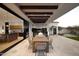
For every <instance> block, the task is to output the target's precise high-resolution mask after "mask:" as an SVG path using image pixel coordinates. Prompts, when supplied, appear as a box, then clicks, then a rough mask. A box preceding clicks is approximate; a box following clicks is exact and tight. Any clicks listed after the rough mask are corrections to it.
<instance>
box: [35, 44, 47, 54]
mask: <svg viewBox="0 0 79 59" xmlns="http://www.w3.org/2000/svg"><path fill="white" fill-rule="evenodd" d="M46 48H47V44H46V43H36V44H35V49H36V53H35V55H36V56H46V55H47V53H46V51H45V50H46Z"/></svg>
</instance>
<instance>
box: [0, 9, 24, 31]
mask: <svg viewBox="0 0 79 59" xmlns="http://www.w3.org/2000/svg"><path fill="white" fill-rule="evenodd" d="M5 22H9V25H14V24H18V25H22V29H20V30H18V31H19V32H23V28H24V27H23V21H22V20H21V19H19V18H17V17H16V16H14V15H12V14H11V13H9V12H7V11H6V10H4V9H2V8H0V31H1V30H2V27H5Z"/></svg>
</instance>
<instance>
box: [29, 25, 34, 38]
mask: <svg viewBox="0 0 79 59" xmlns="http://www.w3.org/2000/svg"><path fill="white" fill-rule="evenodd" d="M32 37H33V33H32V24H29V39H32Z"/></svg>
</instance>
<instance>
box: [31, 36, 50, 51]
mask: <svg viewBox="0 0 79 59" xmlns="http://www.w3.org/2000/svg"><path fill="white" fill-rule="evenodd" d="M36 43H46V49H45V51H46V52H49V40H48V39H47V37H46V36H44V35H42V36H38V35H36V36H35V37H34V38H33V39H32V45H33V52H36V49H35V48H36V47H35V44H36Z"/></svg>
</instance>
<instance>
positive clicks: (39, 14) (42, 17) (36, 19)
mask: <svg viewBox="0 0 79 59" xmlns="http://www.w3.org/2000/svg"><path fill="white" fill-rule="evenodd" d="M18 7H19V8H20V9H21V10H22V11H23V12H24V13H25V15H26V16H27V17H28V18H29V19H30V20H31V21H32V22H33V23H45V22H46V21H47V20H48V19H49V18H50V16H51V15H53V11H52V12H51V11H50V10H56V9H58V5H54V4H53V5H26V4H25V5H21V4H19V5H18ZM26 10H27V11H26ZM28 10H31V11H28ZM34 10H36V11H34ZM44 10H45V11H44ZM46 10H47V11H46ZM48 10H49V11H48ZM35 15H36V16H35Z"/></svg>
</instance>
